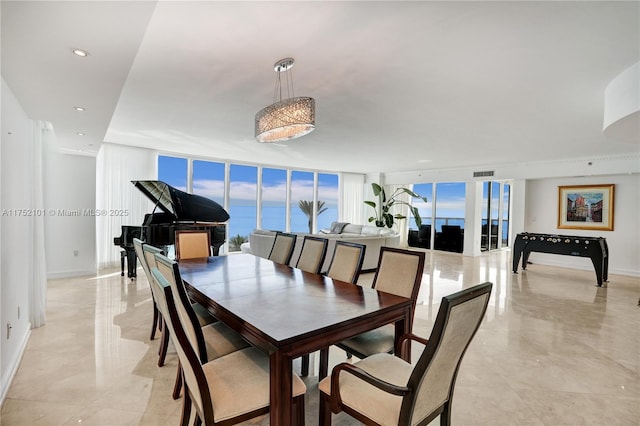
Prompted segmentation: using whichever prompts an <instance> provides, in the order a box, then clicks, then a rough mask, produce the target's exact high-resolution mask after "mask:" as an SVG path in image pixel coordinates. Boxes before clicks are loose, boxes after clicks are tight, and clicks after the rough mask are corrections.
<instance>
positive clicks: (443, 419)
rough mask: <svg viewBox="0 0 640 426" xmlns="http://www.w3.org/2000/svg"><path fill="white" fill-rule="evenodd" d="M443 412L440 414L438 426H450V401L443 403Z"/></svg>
mask: <svg viewBox="0 0 640 426" xmlns="http://www.w3.org/2000/svg"><path fill="white" fill-rule="evenodd" d="M443 408H444V410H442V413H440V426H450V425H451V401H450V400H449V401H447V402H445V403H444V407H443Z"/></svg>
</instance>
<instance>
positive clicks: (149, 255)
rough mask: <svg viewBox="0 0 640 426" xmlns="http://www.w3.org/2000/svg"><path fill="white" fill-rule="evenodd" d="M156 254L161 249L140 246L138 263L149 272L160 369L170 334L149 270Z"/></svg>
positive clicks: (159, 296) (149, 245)
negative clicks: (154, 308) (155, 316)
mask: <svg viewBox="0 0 640 426" xmlns="http://www.w3.org/2000/svg"><path fill="white" fill-rule="evenodd" d="M156 254H163V251H162V249H160V248H158V247H155V246H152V245H151V244H146V243H145V244H142V257H140V263H142V264H143V266H144V265H146V268H147V269H148V270H149V275H148V276H147V278H148V280H149V285H150V286H151V294H152V296H153V299H154V303H155V305H156V309H157V310H158V327H159V329H160V330H161V332H162V334H161V337H160V346H159V347H158V367H162V366H163V365H164V361H165V358H166V356H167V349H168V348H169V338H170V333H169V330H167V328H166V327H165V322H166V316H167V310H166V308H165V307H164V304H162V303H161V302H159V301H158V299H161V298H162V295H161V294H159V293H158V292H159V290H158V288H157V286H156V285H154V281H153V279H154V278H153V275H152V274H151V269H152V268H153V267H155V265H156V258H155V255H156ZM147 269H145V273H146V272H147Z"/></svg>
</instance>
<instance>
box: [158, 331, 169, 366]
mask: <svg viewBox="0 0 640 426" xmlns="http://www.w3.org/2000/svg"><path fill="white" fill-rule="evenodd" d="M168 347H169V329H168V328H167V327H166V326H165V327H163V329H162V340H161V341H160V352H159V357H158V367H162V366H163V365H164V359H165V358H166V357H167V348H168Z"/></svg>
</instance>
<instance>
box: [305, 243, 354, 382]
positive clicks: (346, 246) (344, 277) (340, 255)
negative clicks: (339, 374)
mask: <svg viewBox="0 0 640 426" xmlns="http://www.w3.org/2000/svg"><path fill="white" fill-rule="evenodd" d="M366 248H367V247H366V246H365V245H364V244H358V243H352V242H350V241H336V245H335V249H334V251H333V257H332V258H331V264H330V265H329V269H328V271H327V273H326V275H327V276H328V277H329V278H333V279H335V280H339V281H345V282H348V283H352V284H355V283H356V282H357V281H358V277H359V276H360V270H361V269H362V262H364V254H365V251H366ZM303 249H304V248H303ZM309 362H310V361H309V355H308V354H307V355H303V356H302V364H301V367H300V375H301V376H303V377H306V376H308V375H309ZM327 362H328V361H327ZM320 365H321V367H320V368H321V371H322V363H321V364H320ZM326 368H327V367H325V368H324V375H322V374H323V373H322V372H321V377H325V376H326V375H327V373H326Z"/></svg>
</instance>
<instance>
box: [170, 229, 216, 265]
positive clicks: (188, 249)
mask: <svg viewBox="0 0 640 426" xmlns="http://www.w3.org/2000/svg"><path fill="white" fill-rule="evenodd" d="M209 256H211V234H210V233H209V231H207V230H204V231H197V230H182V231H176V259H180V260H184V259H196V258H200V257H209Z"/></svg>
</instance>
